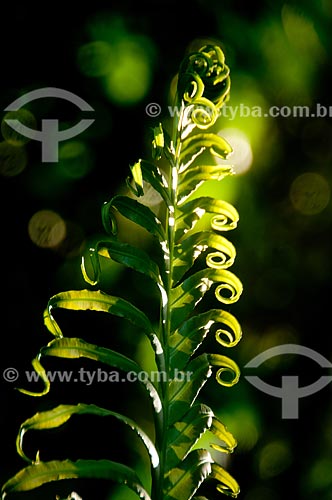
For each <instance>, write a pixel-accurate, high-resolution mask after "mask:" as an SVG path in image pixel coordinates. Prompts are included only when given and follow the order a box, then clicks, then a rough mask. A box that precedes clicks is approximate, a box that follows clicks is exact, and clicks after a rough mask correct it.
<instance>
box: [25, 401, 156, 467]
mask: <svg viewBox="0 0 332 500" xmlns="http://www.w3.org/2000/svg"><path fill="white" fill-rule="evenodd" d="M85 414H89V415H97V416H99V417H105V416H106V417H107V416H111V417H114V418H116V419H118V420H120V421H121V422H123V423H125V424H126V425H128V426H129V427H130V428H131V429H133V430H134V431H135V432H136V434H137V435H138V436H139V437H140V439H141V440H142V442H143V443H144V445H145V447H146V449H147V451H148V453H149V454H150V458H151V463H152V466H153V467H157V466H158V464H159V457H158V453H157V450H156V448H155V446H154V444H153V442H152V441H151V439H150V438H149V437H148V436H147V434H146V433H145V432H144V431H143V430H142V429H141V428H140V427H139V426H138V425H137V424H136V423H135V422H134V421H133V420H132V419H130V418H128V417H125V416H124V415H121V414H120V413H116V412H113V411H110V410H107V409H105V408H101V407H99V406H96V405H86V404H82V403H80V404H78V405H59V406H57V407H56V408H53V409H52V410H47V411H43V412H40V413H36V414H35V415H34V416H33V417H31V418H29V419H27V420H25V422H23V424H21V426H20V430H19V433H18V436H17V440H16V448H17V451H18V453H19V455H20V456H21V457H22V458H24V459H25V460H27V461H28V462H33V460H30V459H29V458H28V457H27V456H26V455H25V453H24V451H23V438H24V435H25V433H26V432H27V431H29V430H44V429H54V428H55V427H59V426H61V425H63V424H64V423H66V422H67V421H68V420H69V419H70V418H71V417H72V416H73V415H85Z"/></svg>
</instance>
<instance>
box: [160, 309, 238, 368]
mask: <svg viewBox="0 0 332 500" xmlns="http://www.w3.org/2000/svg"><path fill="white" fill-rule="evenodd" d="M213 326H222V328H217V329H216V331H215V337H216V340H217V341H218V342H219V343H220V344H221V345H222V346H224V347H233V346H235V345H236V344H237V343H238V342H239V341H240V339H241V336H242V330H241V326H240V324H239V322H238V321H237V319H236V318H235V317H234V316H233V315H232V314H231V313H229V312H228V311H223V310H221V309H211V310H210V311H207V312H205V313H201V314H198V315H196V316H192V317H191V318H189V319H188V320H187V321H185V322H184V323H182V325H181V326H180V327H179V328H178V330H176V331H175V332H174V333H173V334H172V335H171V336H170V338H169V347H170V354H169V361H170V366H171V368H172V369H173V370H174V369H175V368H176V367H177V368H178V369H179V370H182V369H183V367H184V366H185V364H186V363H187V362H188V360H189V358H190V356H192V354H194V352H195V351H196V349H198V347H199V346H200V345H201V343H202V341H203V339H204V338H205V337H206V335H207V334H208V332H209V331H210V329H211V328H212V327H213Z"/></svg>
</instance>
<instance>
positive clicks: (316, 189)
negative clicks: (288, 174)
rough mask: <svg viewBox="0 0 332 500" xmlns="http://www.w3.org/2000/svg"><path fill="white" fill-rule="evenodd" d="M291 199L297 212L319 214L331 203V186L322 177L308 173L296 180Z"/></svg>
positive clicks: (290, 195)
mask: <svg viewBox="0 0 332 500" xmlns="http://www.w3.org/2000/svg"><path fill="white" fill-rule="evenodd" d="M289 197H290V200H291V202H292V205H293V207H294V208H295V210H297V211H298V212H300V213H301V214H304V215H315V214H319V213H320V212H322V210H324V208H326V206H327V205H328V203H329V201H330V197H331V191H330V186H329V184H328V183H327V181H326V180H325V178H324V177H323V176H322V175H320V174H316V173H314V172H306V173H304V174H301V175H299V176H298V177H296V179H294V181H293V182H292V184H291V187H290V192H289Z"/></svg>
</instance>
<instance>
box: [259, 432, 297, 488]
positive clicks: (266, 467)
mask: <svg viewBox="0 0 332 500" xmlns="http://www.w3.org/2000/svg"><path fill="white" fill-rule="evenodd" d="M258 461H259V464H258V468H259V475H260V477H261V478H262V479H268V478H271V477H274V476H277V475H278V474H281V472H283V471H284V470H286V469H287V468H288V467H289V466H290V465H291V463H292V461H293V457H292V453H291V450H290V449H289V446H288V444H287V443H286V442H284V441H281V440H278V441H272V442H270V443H269V444H267V445H266V446H264V448H263V449H262V450H261V451H260V454H259V459H258Z"/></svg>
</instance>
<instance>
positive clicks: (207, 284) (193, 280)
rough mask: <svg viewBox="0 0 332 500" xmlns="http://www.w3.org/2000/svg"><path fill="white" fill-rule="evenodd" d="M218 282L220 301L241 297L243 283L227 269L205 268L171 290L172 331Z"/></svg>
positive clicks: (217, 290) (224, 301)
mask: <svg viewBox="0 0 332 500" xmlns="http://www.w3.org/2000/svg"><path fill="white" fill-rule="evenodd" d="M216 283H220V284H219V285H218V286H217V287H216V289H215V296H216V298H217V300H218V301H219V302H222V303H224V304H233V303H234V302H236V301H237V300H238V299H239V297H240V295H241V293H242V283H241V281H240V280H239V279H238V278H237V276H235V274H233V273H232V272H230V271H228V270H226V269H210V268H208V269H203V270H202V271H198V272H197V273H195V274H193V275H192V276H189V278H187V279H186V280H185V281H184V282H183V283H181V284H180V285H178V286H177V287H175V288H173V289H172V290H171V294H170V295H171V304H172V311H171V320H172V331H174V330H175V329H176V328H178V327H179V325H180V324H181V323H182V322H183V321H184V320H185V319H186V318H187V316H188V314H189V313H190V312H191V311H192V310H193V308H194V307H195V306H196V304H197V303H198V302H199V301H200V300H201V299H202V298H203V297H204V295H205V293H206V292H207V291H208V290H209V289H210V288H211V286H212V285H214V284H216Z"/></svg>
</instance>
